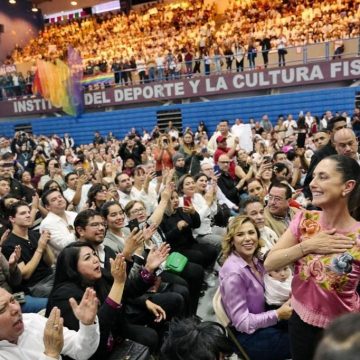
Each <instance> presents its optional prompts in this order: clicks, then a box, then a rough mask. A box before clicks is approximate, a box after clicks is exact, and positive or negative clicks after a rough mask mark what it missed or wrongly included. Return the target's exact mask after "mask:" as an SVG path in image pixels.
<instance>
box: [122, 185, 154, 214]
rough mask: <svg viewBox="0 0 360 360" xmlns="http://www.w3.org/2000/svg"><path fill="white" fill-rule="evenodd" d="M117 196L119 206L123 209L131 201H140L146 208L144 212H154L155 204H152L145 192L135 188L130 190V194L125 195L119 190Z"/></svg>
mask: <svg viewBox="0 0 360 360" xmlns="http://www.w3.org/2000/svg"><path fill="white" fill-rule="evenodd" d="M118 194H119V197H120V200H119V202H120V205H121V206H122V208H123V209H124V208H125V206H126V204H127V203H128V202H129V201H131V200H141V201H143V202H144V204H145V206H146V211H147V212H148V213H151V212H152V211H153V210H154V207H155V206H156V204H154V203H153V200H152V198H151V196H149V195H148V194H147V193H146V192H145V190H138V189H136V187H135V186H133V187H132V188H131V191H130V194H126V193H124V192H122V191H120V190H118Z"/></svg>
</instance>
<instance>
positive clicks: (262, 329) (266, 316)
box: [219, 215, 292, 360]
mask: <svg viewBox="0 0 360 360" xmlns="http://www.w3.org/2000/svg"><path fill="white" fill-rule="evenodd" d="M260 246H261V244H260V231H259V229H258V228H257V227H256V225H255V224H254V223H253V222H252V220H251V219H250V218H249V217H247V216H245V215H241V216H237V217H235V218H234V219H233V220H232V221H231V223H230V224H229V227H228V231H227V233H226V235H225V238H224V240H223V244H222V248H223V258H224V260H225V262H224V264H223V266H222V268H221V269H220V272H219V280H220V293H221V298H222V304H223V307H224V310H225V312H226V314H227V316H228V318H229V319H230V321H231V326H232V327H233V328H234V331H235V334H236V337H237V339H238V341H239V342H240V344H241V345H242V346H243V348H244V349H245V351H246V353H247V354H248V355H249V357H250V358H251V359H252V360H282V359H288V358H290V344H289V335H288V333H287V331H285V330H284V329H283V328H282V327H277V326H276V325H277V323H278V322H279V321H280V320H287V319H288V318H289V317H290V315H291V312H292V309H291V307H290V305H289V302H286V303H285V304H284V305H282V306H281V307H280V308H278V309H277V310H270V311H266V310H265V284H264V275H265V270H264V266H263V264H262V263H261V261H260V260H258V259H257V258H256V256H255V254H256V252H257V250H258V249H259V248H260Z"/></svg>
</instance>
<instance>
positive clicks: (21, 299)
mask: <svg viewBox="0 0 360 360" xmlns="http://www.w3.org/2000/svg"><path fill="white" fill-rule="evenodd" d="M13 296H14V298H15V300H16V301H17V302H18V303H19V304H24V303H25V301H26V300H25V293H24V292H23V291H21V292H17V293H14V294H13Z"/></svg>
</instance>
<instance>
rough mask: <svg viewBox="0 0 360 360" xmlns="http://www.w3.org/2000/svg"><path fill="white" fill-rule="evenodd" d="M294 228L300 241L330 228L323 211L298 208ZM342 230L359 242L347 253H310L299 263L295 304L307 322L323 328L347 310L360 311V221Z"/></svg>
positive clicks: (296, 276) (293, 230)
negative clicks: (323, 218)
mask: <svg viewBox="0 0 360 360" xmlns="http://www.w3.org/2000/svg"><path fill="white" fill-rule="evenodd" d="M290 229H291V232H292V233H293V235H294V236H295V237H296V239H297V240H298V242H302V241H306V240H307V239H309V238H311V237H312V236H314V235H315V234H316V233H318V232H320V231H322V230H328V229H326V228H325V227H324V225H323V222H322V212H321V211H304V212H298V213H297V214H296V216H295V217H294V219H293V220H292V222H291V223H290ZM338 233H341V234H343V235H346V236H349V237H352V238H353V239H354V240H355V241H356V242H355V245H354V246H353V247H352V248H351V249H350V250H348V251H346V252H345V253H338V254H329V255H319V254H308V255H307V256H305V257H303V258H301V259H299V260H298V261H297V262H296V263H295V273H294V278H293V281H292V298H291V306H292V307H293V309H294V310H295V311H296V313H297V314H298V315H299V316H300V318H301V319H302V320H303V321H304V322H306V323H308V324H311V325H313V326H317V327H321V328H325V327H326V326H327V325H328V324H329V323H330V322H331V321H332V320H333V319H334V318H336V317H338V316H340V315H341V314H343V313H347V312H359V311H360V298H359V295H358V293H357V292H356V288H357V285H358V283H359V279H360V223H359V222H358V223H357V224H356V225H355V226H354V227H353V228H351V229H348V230H346V231H343V230H339V231H338Z"/></svg>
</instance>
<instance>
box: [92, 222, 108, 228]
mask: <svg viewBox="0 0 360 360" xmlns="http://www.w3.org/2000/svg"><path fill="white" fill-rule="evenodd" d="M89 226H91V227H93V228H99V227H105V224H104V223H102V222H94V223H90V224H89Z"/></svg>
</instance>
